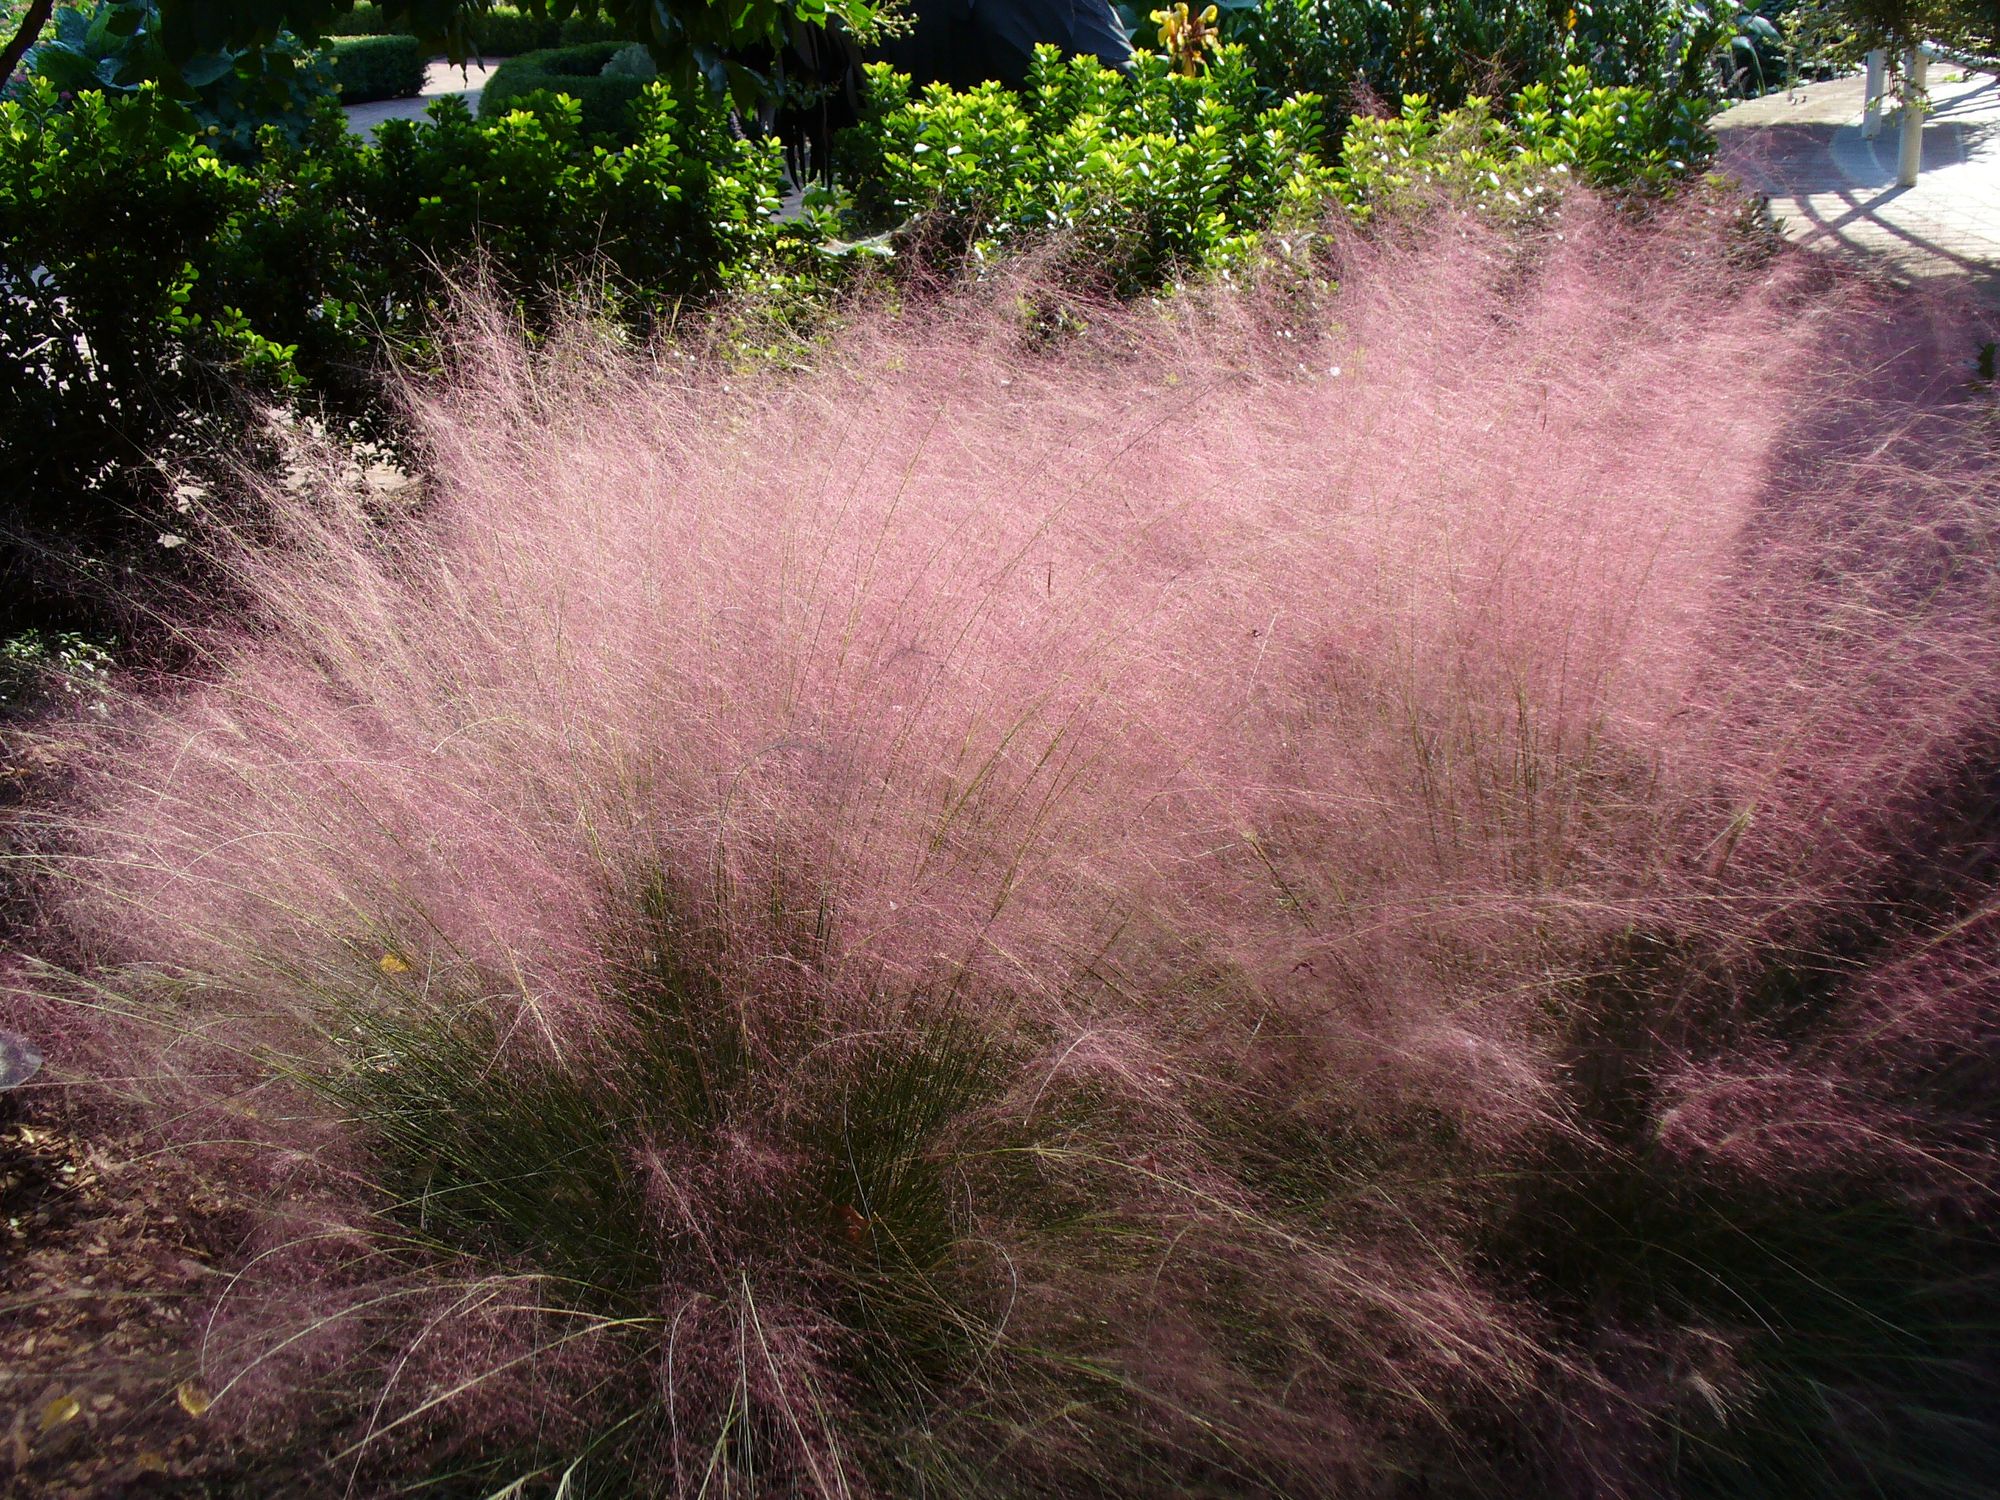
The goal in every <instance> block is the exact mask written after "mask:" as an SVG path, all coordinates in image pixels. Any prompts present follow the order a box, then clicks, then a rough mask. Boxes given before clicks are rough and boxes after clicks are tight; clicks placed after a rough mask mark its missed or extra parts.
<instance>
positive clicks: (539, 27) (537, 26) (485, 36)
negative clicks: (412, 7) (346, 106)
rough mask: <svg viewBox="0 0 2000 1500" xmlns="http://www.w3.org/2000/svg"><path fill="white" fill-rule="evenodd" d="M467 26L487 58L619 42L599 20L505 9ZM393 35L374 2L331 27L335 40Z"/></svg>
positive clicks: (613, 29) (612, 30) (367, 1)
mask: <svg viewBox="0 0 2000 1500" xmlns="http://www.w3.org/2000/svg"><path fill="white" fill-rule="evenodd" d="M470 24H471V29H472V40H473V46H474V47H475V48H476V49H477V50H478V51H479V52H480V53H481V54H483V55H484V56H487V57H514V56H517V55H518V54H520V53H523V52H537V51H540V50H542V49H544V48H547V47H560V46H574V45H578V44H581V43H583V42H609V41H616V40H617V39H618V28H617V27H616V26H614V25H612V23H611V22H609V21H607V20H604V19H602V18H598V17H589V16H571V17H570V18H569V19H568V20H566V21H557V20H554V19H553V18H550V19H545V20H537V19H535V17H533V16H531V15H528V14H527V13H526V12H524V11H519V10H515V9H513V8H512V7H510V6H504V5H499V6H495V7H494V8H493V9H492V10H490V11H488V12H487V13H486V14H485V15H483V16H475V17H473V18H472V20H471V23H470ZM392 32H393V28H392V27H391V26H390V25H389V21H388V18H387V17H386V16H384V15H383V14H382V8H381V7H380V6H379V5H376V4H374V3H373V0H361V3H360V4H359V5H357V6H355V7H354V9H353V10H351V11H349V12H348V13H347V14H346V15H344V16H340V17H338V18H337V19H336V21H335V23H334V27H333V34H334V35H335V36H387V35H390V34H392Z"/></svg>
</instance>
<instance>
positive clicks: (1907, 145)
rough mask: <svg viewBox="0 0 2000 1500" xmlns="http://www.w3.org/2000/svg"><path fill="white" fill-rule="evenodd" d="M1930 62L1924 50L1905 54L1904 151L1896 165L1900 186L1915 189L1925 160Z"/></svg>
mask: <svg viewBox="0 0 2000 1500" xmlns="http://www.w3.org/2000/svg"><path fill="white" fill-rule="evenodd" d="M1928 67H1929V59H1928V58H1926V57H1925V56H1924V49H1923V48H1922V47H1912V48H1911V49H1910V50H1909V51H1908V52H1905V53H1904V54H1903V150H1902V153H1901V155H1900V156H1899V157H1898V158H1897V161H1896V186H1897V187H1915V186H1916V185H1917V168H1918V167H1920V166H1922V165H1923V159H1924V74H1925V72H1926V71H1927V69H1928Z"/></svg>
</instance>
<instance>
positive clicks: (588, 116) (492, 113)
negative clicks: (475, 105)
mask: <svg viewBox="0 0 2000 1500" xmlns="http://www.w3.org/2000/svg"><path fill="white" fill-rule="evenodd" d="M618 50H619V43H617V42H589V43H586V44H584V45H583V46H580V47H552V48H548V49H545V50H543V51H540V52H529V53H526V54H524V55H523V56H521V57H516V58H510V59H509V60H508V61H506V62H504V63H502V64H500V66H499V67H498V68H496V69H494V70H493V76H492V77H491V78H489V79H487V80H486V87H485V89H484V90H482V91H481V93H480V95H479V117H480V118H481V119H482V120H497V119H499V118H500V116H502V115H504V114H506V113H507V111H508V110H510V109H517V108H519V107H520V105H521V103H522V102H523V101H524V100H526V99H527V97H528V96H529V95H530V94H534V93H538V92H543V91H546V92H548V93H551V94H567V95H569V96H570V97H571V98H572V99H574V100H576V101H577V103H579V104H581V105H582V106H583V129H584V133H585V134H586V135H607V136H614V137H616V138H617V139H618V140H620V141H629V140H631V139H632V101H633V100H635V99H637V98H638V97H639V95H640V94H641V93H643V92H644V91H645V88H646V80H645V79H643V78H606V77H604V76H603V73H604V65H605V64H606V63H608V62H609V61H611V59H612V57H613V56H614V55H616V53H617V52H618Z"/></svg>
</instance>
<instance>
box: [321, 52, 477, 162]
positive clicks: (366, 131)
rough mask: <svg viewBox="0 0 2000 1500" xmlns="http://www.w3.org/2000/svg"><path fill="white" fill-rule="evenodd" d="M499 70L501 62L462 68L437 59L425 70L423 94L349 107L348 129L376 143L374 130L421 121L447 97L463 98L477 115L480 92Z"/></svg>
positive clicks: (468, 65)
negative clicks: (434, 103) (390, 122)
mask: <svg viewBox="0 0 2000 1500" xmlns="http://www.w3.org/2000/svg"><path fill="white" fill-rule="evenodd" d="M498 66H500V59H498V58H495V59H494V60H492V61H491V62H486V63H467V64H466V65H465V66H464V67H463V68H460V67H459V66H458V64H456V63H450V62H446V61H445V60H444V59H443V58H438V59H436V60H435V61H433V62H432V63H431V64H430V66H429V67H428V68H427V69H426V70H425V72H424V91H423V92H422V93H421V94H419V95H418V96H417V97H416V98H414V99H382V100H378V101H377V102H376V103H374V104H350V105H348V106H347V128H348V129H349V130H351V131H353V132H354V133H355V134H356V135H359V136H364V137H366V138H367V139H368V140H371V141H372V140H374V139H375V127H376V126H377V125H380V124H381V123H382V122H383V121H384V120H420V119H422V118H423V115H424V111H425V110H426V109H429V108H430V105H431V101H432V100H433V99H437V98H439V97H441V96H443V95H445V94H463V95H464V96H465V106H466V108H467V109H469V110H471V111H472V112H473V113H474V114H478V113H479V91H480V90H481V89H483V88H485V87H486V80H487V79H488V78H490V77H492V76H493V70H494V69H495V68H497V67H498Z"/></svg>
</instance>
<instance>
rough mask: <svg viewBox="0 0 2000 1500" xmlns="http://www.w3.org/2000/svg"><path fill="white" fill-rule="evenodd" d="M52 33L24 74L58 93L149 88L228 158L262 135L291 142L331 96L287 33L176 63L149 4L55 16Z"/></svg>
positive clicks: (316, 63) (326, 80) (310, 58)
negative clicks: (270, 130)
mask: <svg viewBox="0 0 2000 1500" xmlns="http://www.w3.org/2000/svg"><path fill="white" fill-rule="evenodd" d="M53 33H54V34H53V35H52V36H51V37H50V38H49V39H48V40H46V41H45V42H43V43H42V44H41V45H40V46H37V47H35V48H34V49H33V50H31V51H30V52H29V53H28V55H27V59H26V64H25V66H26V69H27V71H28V72H29V73H30V74H32V75H33V76H35V77H38V78H42V79H45V80H47V82H48V83H49V84H50V85H51V86H53V87H54V88H55V89H56V90H57V92H58V93H62V94H83V93H96V92H109V93H118V94H130V93H132V92H133V91H134V90H137V89H140V88H152V89H154V90H156V91H157V92H159V93H160V94H162V95H164V96H165V97H166V98H167V99H168V100H169V101H171V103H172V104H173V105H174V106H175V107H177V108H178V109H180V110H182V111H184V112H185V120H186V123H188V124H189V125H190V126H191V128H194V129H196V130H197V131H198V132H199V133H200V134H201V136H202V137H203V139H205V140H206V141H207V142H208V143H209V144H210V145H211V146H213V147H214V148H215V149H216V150H218V151H221V152H225V153H227V154H229V155H232V156H235V157H238V158H247V157H249V156H251V155H254V154H255V151H256V141H257V134H258V132H259V131H261V130H262V129H264V128H265V127H266V126H276V127H277V128H278V129H280V130H282V131H283V132H284V133H285V134H286V135H287V136H288V137H289V138H290V139H291V140H293V141H294V142H296V141H297V140H298V139H299V138H300V137H301V136H302V135H303V134H304V132H305V128H306V124H307V122H308V121H309V120H310V119H311V118H312V112H313V107H314V105H315V104H317V103H318V101H319V100H320V99H322V98H324V97H325V96H326V95H327V94H328V93H329V92H330V91H331V89H332V87H333V78H332V75H331V74H330V73H329V72H328V71H327V69H326V67H325V66H324V65H323V63H322V61H321V59H320V58H319V57H318V56H317V55H316V54H315V53H314V52H313V51H312V50H311V49H310V48H308V47H306V46H304V45H303V44H302V43H301V42H300V41H299V39H298V38H297V37H295V36H292V35H291V34H289V33H282V34H280V35H279V36H277V37H275V38H273V39H272V40H271V41H270V42H269V43H267V44H264V45H261V46H258V47H251V48H244V49H241V50H231V51H224V52H217V53H213V54H209V55H206V56H204V57H202V58H199V59H195V60H192V61H181V60H177V59H175V58H174V57H173V56H172V55H171V54H170V53H169V52H168V50H167V48H166V45H165V42H164V35H165V32H164V28H163V26H162V22H161V15H160V11H159V7H158V5H157V3H156V0H101V3H99V4H97V5H94V6H92V7H90V8H88V9H82V8H77V7H64V8H63V9H61V10H58V11H57V12H56V15H55V22H54V27H53Z"/></svg>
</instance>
